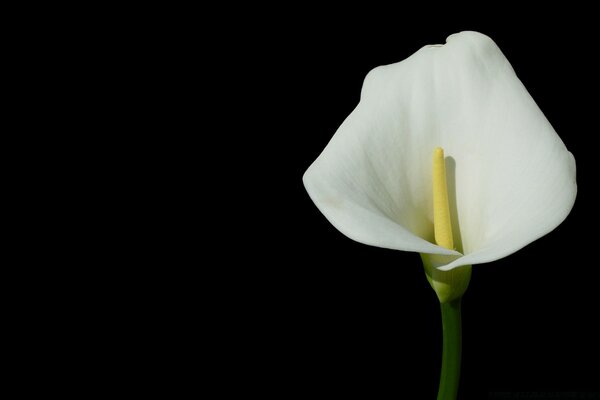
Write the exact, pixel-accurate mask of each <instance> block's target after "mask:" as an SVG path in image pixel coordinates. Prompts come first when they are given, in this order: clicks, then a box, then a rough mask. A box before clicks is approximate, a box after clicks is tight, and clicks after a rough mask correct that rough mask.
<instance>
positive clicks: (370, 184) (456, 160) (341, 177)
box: [304, 32, 577, 271]
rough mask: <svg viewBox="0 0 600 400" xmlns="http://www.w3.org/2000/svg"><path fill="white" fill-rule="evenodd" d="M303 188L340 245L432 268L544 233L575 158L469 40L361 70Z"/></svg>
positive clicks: (487, 46)
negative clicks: (442, 216) (439, 204)
mask: <svg viewBox="0 0 600 400" xmlns="http://www.w3.org/2000/svg"><path fill="white" fill-rule="evenodd" d="M549 84H551V82H549ZM565 101H566V100H565ZM437 147H442V148H443V149H444V151H445V155H446V169H447V174H448V192H449V200H450V211H451V218H452V221H453V224H452V231H453V236H454V248H455V250H451V249H446V248H443V247H441V246H438V245H436V244H434V238H433V199H432V184H431V181H432V178H431V176H432V166H431V158H432V154H433V151H434V149H435V148H437ZM304 185H305V187H306V190H307V191H308V193H309V195H310V197H311V198H312V200H313V201H314V202H315V204H316V205H317V207H318V208H319V209H320V210H321V212H322V213H323V214H324V215H325V216H326V217H327V219H328V220H329V221H330V222H331V223H332V224H333V225H334V226H335V227H336V228H337V229H339V230H340V231H341V232H342V233H344V234H345V235H347V236H348V237H350V238H352V239H354V240H356V241H359V242H362V243H365V244H369V245H373V246H379V247H384V248H390V249H396V250H405V251H415V252H419V253H423V254H424V255H425V256H427V255H446V257H437V256H434V258H437V259H440V260H441V261H439V262H437V264H436V265H435V266H436V267H438V268H439V270H441V271H448V270H452V269H454V268H457V267H460V266H463V265H471V264H480V263H486V262H490V261H494V260H497V259H499V258H502V257H505V256H507V255H509V254H511V253H513V252H515V251H517V250H519V249H520V248H522V247H523V246H525V245H527V244H528V243H531V242H532V241H534V240H536V239H538V238H539V237H541V236H543V235H545V234H546V233H548V232H550V231H551V230H553V229H554V228H555V227H556V226H558V225H559V224H560V223H561V222H562V221H563V219H564V218H565V217H566V216H567V215H568V213H569V211H570V210H571V208H572V206H573V203H574V201H575V196H576V192H577V186H576V182H575V160H574V158H573V155H572V154H571V153H570V152H569V151H568V150H567V149H566V148H565V146H564V144H563V142H562V141H561V140H560V138H559V137H558V135H557V134H556V132H555V131H554V129H553V128H552V126H551V125H550V123H549V122H548V120H547V119H546V118H545V117H544V114H543V113H542V112H541V111H540V109H539V108H538V106H537V105H536V104H535V102H534V100H533V99H532V98H531V96H530V95H529V93H528V92H527V90H526V89H525V87H524V86H523V84H522V83H521V81H520V80H519V79H518V78H517V76H516V75H515V73H514V71H513V69H512V67H511V65H510V64H509V62H508V60H507V59H506V58H505V57H504V55H503V54H502V52H501V51H500V49H499V48H498V47H497V46H496V44H495V43H494V42H493V41H492V40H491V39H490V38H488V37H487V36H485V35H482V34H480V33H476V32H462V33H458V34H455V35H451V36H450V37H448V39H447V43H446V44H445V45H443V46H438V45H436V46H425V47H423V48H422V49H420V50H419V51H417V52H416V53H415V54H413V55H412V56H411V57H409V58H407V59H406V60H404V61H402V62H399V63H397V64H392V65H387V66H382V67H378V68H375V69H374V70H373V71H371V72H370V73H369V74H368V75H367V77H366V79H365V82H364V85H363V89H362V93H361V100H360V103H359V104H358V106H357V107H356V109H355V110H354V111H353V112H352V113H351V114H350V115H349V116H348V118H347V119H346V120H345V121H344V123H343V124H342V125H341V126H340V128H339V129H338V131H337V132H336V133H335V135H334V136H333V138H332V139H331V141H330V143H329V144H328V145H327V147H326V148H325V150H324V151H323V153H322V154H321V155H320V156H319V157H318V158H317V160H315V162H314V163H313V164H312V165H311V166H310V168H309V169H308V170H307V171H306V173H305V175H304Z"/></svg>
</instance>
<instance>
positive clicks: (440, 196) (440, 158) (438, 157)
mask: <svg viewBox="0 0 600 400" xmlns="http://www.w3.org/2000/svg"><path fill="white" fill-rule="evenodd" d="M433 232H434V237H435V242H436V244H437V245H438V246H442V247H445V248H447V249H451V250H454V240H453V238H452V223H451V222H450V206H449V204H448V184H447V183H446V162H445V160H444V149H442V148H441V147H436V148H435V149H434V150H433Z"/></svg>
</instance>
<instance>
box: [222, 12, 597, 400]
mask: <svg viewBox="0 0 600 400" xmlns="http://www.w3.org/2000/svg"><path fill="white" fill-rule="evenodd" d="M379 12H380V14H381V13H382V12H384V10H379ZM584 14H585V13H584ZM396 16H397V19H396V20H395V23H394V22H390V21H389V18H388V19H386V21H385V22H382V23H381V24H377V21H376V20H373V19H372V18H373V17H372V16H371V15H370V14H366V15H364V17H363V19H362V20H361V19H356V20H346V19H345V18H344V17H343V16H342V15H334V16H327V17H325V18H319V17H316V16H315V15H313V14H310V15H304V14H299V18H298V19H296V20H294V22H292V20H289V21H288V20H285V19H284V20H281V21H280V22H272V21H271V22H270V23H268V24H266V25H264V26H262V27H260V28H261V29H258V30H256V32H254V33H253V34H252V35H249V36H247V37H239V38H238V39H239V40H238V42H237V46H240V48H243V49H246V50H247V51H248V53H247V54H248V56H240V59H239V60H238V63H239V64H241V65H242V66H244V67H245V68H246V69H245V71H246V72H245V73H244V74H243V76H241V77H237V78H233V79H234V81H235V82H239V83H240V87H241V88H243V90H242V93H243V95H242V96H241V97H240V98H239V106H240V107H241V108H242V109H246V110H249V111H248V112H247V114H246V113H243V116H242V117H240V118H242V120H243V123H244V125H245V126H246V127H247V131H246V132H244V133H242V134H241V135H242V137H243V140H242V143H243V145H242V146H241V147H243V149H241V150H242V152H245V151H246V150H247V151H248V154H249V155H248V154H247V158H244V163H245V166H244V167H245V168H243V169H242V170H241V171H238V172H237V174H238V175H237V177H238V178H239V182H244V183H246V184H245V185H242V186H243V187H242V188H241V191H242V192H243V193H242V195H241V198H238V199H236V200H234V201H232V204H231V207H232V208H233V209H235V210H237V211H235V212H236V213H237V215H238V216H239V220H238V221H237V222H236V226H239V227H240V228H239V229H241V233H240V237H239V239H240V240H242V241H247V243H246V244H247V246H245V245H244V246H243V251H242V250H241V252H242V254H243V256H244V257H245V259H247V260H248V263H247V265H245V266H244V268H242V271H241V272H239V271H237V270H236V271H235V272H234V271H230V274H229V275H228V279H230V282H231V284H232V285H233V287H234V288H235V289H234V290H233V292H236V291H237V293H238V295H239V296H240V297H241V298H243V300H242V301H238V300H235V301H232V308H233V310H235V311H233V315H232V316H231V318H232V320H233V321H234V325H235V326H236V327H237V332H239V333H240V334H242V335H244V336H243V337H244V338H245V339H244V340H242V342H237V346H236V347H235V348H236V349H237V350H236V351H238V352H239V354H238V355H239V357H240V358H239V359H241V360H244V361H242V365H241V366H240V371H245V370H249V369H251V370H253V371H256V372H258V374H257V375H256V376H255V375H254V374H252V375H251V376H252V378H249V379H248V381H247V382H246V383H245V384H246V385H249V387H250V388H251V390H252V391H254V390H258V391H260V392H263V393H264V394H274V395H276V396H282V398H287V397H288V396H292V395H298V394H299V395H303V396H304V397H315V396H317V395H318V396H325V397H345V396H349V395H357V396H358V397H363V398H417V399H421V398H422V399H433V398H435V396H436V393H437V384H438V380H439V368H440V357H441V321H440V314H439V304H438V302H437V299H436V297H435V295H434V293H433V291H432V290H431V288H430V287H429V285H428V283H427V281H426V279H425V276H424V273H423V269H422V266H421V261H420V258H419V256H418V254H414V253H405V252H398V251H392V250H386V249H380V248H374V247H369V246H366V245H363V244H360V243H356V242H354V241H352V240H350V239H348V238H346V237H345V236H344V235H342V234H341V233H340V232H338V231H337V230H336V229H335V228H334V227H333V226H332V225H331V224H330V223H329V222H328V221H327V220H326V219H325V218H324V217H323V216H322V215H321V213H320V212H319V211H318V210H317V208H316V207H315V206H314V204H313V203H312V201H311V200H310V199H309V197H308V195H307V194H306V191H305V190H304V187H303V185H302V175H303V173H304V171H305V170H306V169H307V168H308V166H309V165H310V164H311V163H312V162H313V161H314V159H315V158H316V157H317V156H318V155H319V154H320V152H321V151H322V150H323V148H324V147H325V145H326V144H327V143H328V141H329V139H330V138H331V136H332V135H333V134H334V132H335V131H336V129H337V128H338V126H339V125H340V124H341V123H342V121H343V120H344V119H345V118H346V116H347V115H348V114H349V113H350V112H351V111H352V110H353V109H354V107H355V106H356V104H357V103H358V101H359V94H360V90H361V86H362V81H363V79H364V77H365V75H366V74H367V72H368V71H369V70H371V69H372V68H374V67H376V66H378V65H382V64H389V63H394V62H397V61H400V60H402V59H404V58H406V57H408V56H410V55H411V54H412V53H414V52H415V51H416V50H418V49H419V48H420V47H422V46H423V45H425V44H434V43H444V41H445V38H446V37H447V36H448V35H449V34H452V33H455V32H459V31H462V30H477V31H480V32H482V33H485V34H487V35H488V36H490V37H491V38H492V39H493V40H494V41H495V42H496V43H497V44H498V46H499V47H500V48H501V49H502V51H503V52H504V54H505V55H506V57H507V58H508V59H509V61H510V62H511V64H512V65H513V68H514V69H515V71H516V73H517V75H518V76H519V78H520V79H521V80H522V81H523V83H524V84H525V86H526V87H527V89H528V90H529V92H530V93H531V95H532V96H533V98H534V99H535V100H536V102H537V103H538V105H539V106H540V108H541V109H542V111H543V112H544V113H545V115H546V117H547V118H548V119H549V121H550V122H551V124H552V125H553V126H554V128H555V130H556V131H557V132H558V134H559V136H560V137H561V138H562V140H563V141H564V142H565V144H566V146H567V148H568V149H569V150H570V151H571V152H572V153H573V154H574V156H575V159H576V162H577V168H578V170H577V180H578V196H577V200H576V204H575V206H574V208H573V210H572V212H571V214H570V215H569V217H568V218H567V219H566V221H565V222H564V223H563V224H561V225H560V226H559V227H558V228H557V229H556V230H554V231H553V232H551V233H550V234H548V235H547V236H545V237H543V238H541V239H539V240H538V241H536V242H534V243H533V244H530V245H528V246H527V247H526V248H524V249H523V250H521V251H519V252H517V253H515V254H513V255H511V256H509V257H506V258H504V259H501V260H498V261H495V262H493V263H489V264H485V265H477V266H474V268H473V277H472V280H471V284H470V287H469V289H468V291H467V292H466V294H465V296H464V298H463V340H464V345H463V346H464V347H463V368H462V379H461V386H460V393H459V398H462V399H485V398H501V397H499V396H501V395H506V392H510V393H512V394H511V396H513V397H506V398H517V397H516V396H517V395H518V393H521V392H540V393H541V394H540V396H542V395H543V396H546V397H540V398H561V397H558V396H559V395H558V394H557V393H558V392H578V393H581V394H583V393H590V392H592V391H598V390H600V387H599V386H600V384H599V383H598V378H597V377H598V375H599V368H598V366H597V365H598V364H597V360H598V359H600V345H599V343H598V339H599V337H600V335H599V333H600V332H599V329H598V327H597V322H596V320H597V314H598V305H599V300H598V284H599V283H600V280H599V279H600V274H599V272H598V264H597V261H596V258H597V256H596V254H595V248H596V246H597V245H596V242H597V241H598V237H597V236H598V233H597V232H595V231H594V229H595V228H594V224H597V223H598V218H597V213H596V214H595V211H594V208H593V207H594V203H595V201H596V200H595V199H594V198H593V196H594V195H593V192H592V190H593V183H594V182H595V178H594V177H593V176H592V174H593V173H594V172H595V166H594V164H592V162H593V160H594V158H595V156H594V154H593V145H592V144H591V142H590V141H591V140H593V138H594V137H595V136H596V134H597V129H598V128H597V125H596V123H595V121H596V118H597V110H596V108H597V99H596V98H595V97H594V96H595V95H596V93H597V92H598V79H597V76H596V71H597V64H596V62H595V61H592V58H591V57H592V54H593V53H594V52H596V51H597V49H596V44H595V43H594V42H595V40H596V38H597V34H596V33H595V32H594V31H593V30H592V28H591V26H590V25H589V24H588V23H587V22H585V21H580V20H572V19H569V17H568V16H566V15H565V16H564V18H560V19H545V18H544V17H542V16H536V17H534V18H528V19H523V20H519V21H517V20H514V19H503V20H501V22H493V23H492V22H490V21H485V20H482V19H481V18H473V19H472V20H469V21H466V22H453V21H451V20H446V21H445V22H443V23H440V22H438V21H436V22H433V21H431V20H430V19H429V18H428V17H427V15H426V14H418V15H412V16H408V15H403V14H396ZM388 17H389V16H388ZM393 19H394V18H392V20H393ZM364 20H368V21H369V22H370V24H369V25H368V27H367V25H365V24H364ZM567 20H568V21H569V25H568V26H567V25H566V21H567ZM578 22H581V23H578ZM407 23H410V24H408V25H410V26H408V25H407ZM257 32H261V33H257ZM238 66H239V65H238ZM236 68H237V66H236V67H235V68H233V69H236ZM238 89H239V88H238ZM540 206H543V205H540ZM244 237H246V238H247V239H244ZM232 257H233V256H232ZM236 299H237V297H236ZM234 337H238V336H235V335H234ZM259 365H260V366H259ZM552 395H554V396H556V397H549V396H552ZM494 396H496V397H494ZM563 396H566V395H564V394H563ZM565 398H567V397H565ZM582 398H583V397H582Z"/></svg>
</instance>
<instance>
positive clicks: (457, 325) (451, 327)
mask: <svg viewBox="0 0 600 400" xmlns="http://www.w3.org/2000/svg"><path fill="white" fill-rule="evenodd" d="M460 300H461V298H460V297H459V298H458V299H456V300H452V301H450V302H447V303H442V304H441V306H442V325H443V337H444V342H443V343H444V344H443V345H444V348H443V350H442V374H441V377H440V389H439V391H438V397H437V400H456V394H457V393H458V381H459V380H460V354H461V349H462V332H461V320H460Z"/></svg>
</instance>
